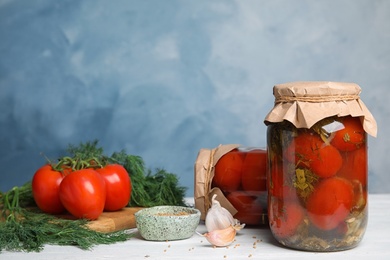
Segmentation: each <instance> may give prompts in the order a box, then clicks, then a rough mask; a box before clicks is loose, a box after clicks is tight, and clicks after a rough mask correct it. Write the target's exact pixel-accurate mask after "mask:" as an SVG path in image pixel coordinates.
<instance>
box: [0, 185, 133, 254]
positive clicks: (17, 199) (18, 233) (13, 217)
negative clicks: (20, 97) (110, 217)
mask: <svg viewBox="0 0 390 260" xmlns="http://www.w3.org/2000/svg"><path fill="white" fill-rule="evenodd" d="M29 190H30V191H31V183H26V184H25V185H23V186H21V187H14V188H13V189H11V190H10V191H8V192H6V193H2V194H1V196H0V209H1V215H0V252H1V251H3V250H8V251H26V252H31V251H35V252H39V251H41V250H42V249H43V247H44V245H45V244H53V245H73V246H77V247H79V248H81V249H90V248H91V247H93V246H94V245H98V244H112V243H116V242H121V241H126V240H127V239H129V238H130V237H131V236H132V234H129V233H125V232H124V231H118V232H114V233H100V232H97V231H94V230H91V229H88V228H87V227H86V226H85V224H86V223H87V221H86V220H83V219H79V220H69V219H64V218H59V217H56V216H54V215H50V214H45V213H42V212H41V211H40V210H38V209H36V208H31V206H34V205H33V204H30V205H28V204H26V202H27V201H29V200H30V196H31V193H29V192H26V191H29ZM20 203H21V204H20ZM21 205H24V206H25V207H22V206H21Z"/></svg>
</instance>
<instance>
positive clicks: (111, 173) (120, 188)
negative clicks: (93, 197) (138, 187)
mask: <svg viewBox="0 0 390 260" xmlns="http://www.w3.org/2000/svg"><path fill="white" fill-rule="evenodd" d="M96 171H97V172H98V173H100V175H101V176H102V177H103V178H104V181H105V183H106V201H105V206H104V210H105V211H116V210H120V209H121V208H123V207H125V206H126V205H127V204H128V203H129V201H130V198H131V190H132V187H131V180H130V176H129V173H128V172H127V171H126V169H125V168H124V167H123V166H122V165H119V164H109V165H106V166H105V167H103V168H98V169H96Z"/></svg>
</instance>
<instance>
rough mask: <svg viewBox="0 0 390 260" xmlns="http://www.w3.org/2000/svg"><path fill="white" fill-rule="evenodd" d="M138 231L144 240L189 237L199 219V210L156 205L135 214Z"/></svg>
mask: <svg viewBox="0 0 390 260" xmlns="http://www.w3.org/2000/svg"><path fill="white" fill-rule="evenodd" d="M134 215H135V221H136V226H137V229H138V231H139V232H140V234H141V236H142V237H143V238H144V239H146V240H153V241H167V240H180V239H186V238H189V237H191V236H192V235H193V234H194V232H195V229H196V227H197V226H198V224H199V220H200V211H199V210H197V209H194V208H187V207H181V206H156V207H151V208H145V209H142V210H140V211H138V212H136V213H135V214H134Z"/></svg>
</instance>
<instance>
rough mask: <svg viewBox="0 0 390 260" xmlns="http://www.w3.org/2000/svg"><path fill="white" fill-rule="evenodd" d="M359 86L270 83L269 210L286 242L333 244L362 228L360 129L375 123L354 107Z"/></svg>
mask: <svg viewBox="0 0 390 260" xmlns="http://www.w3.org/2000/svg"><path fill="white" fill-rule="evenodd" d="M359 93H360V88H359V87H358V86H357V85H356V84H349V83H348V84H343V83H332V82H297V83H289V84H286V85H277V86H275V87H274V95H275V100H276V101H275V107H274V109H273V110H272V111H271V112H270V114H269V115H268V117H267V118H266V124H267V126H268V127H267V149H268V170H267V185H268V218H269V226H270V229H271V231H272V234H273V236H274V237H275V238H276V240H278V242H280V243H281V244H283V245H285V246H287V247H291V248H295V249H300V250H307V251H319V252H321V251H322V252H325V251H340V250H346V249H350V248H353V247H355V246H357V245H358V244H359V242H360V241H361V240H362V238H363V236H364V233H365V231H366V226H367V220H368V201H367V199H368V198H367V193H368V190H367V189H368V185H367V177H368V156H367V133H369V134H371V135H374V136H375V135H376V123H375V120H374V119H373V117H372V115H371V114H370V113H369V112H368V110H364V111H363V110H362V111H360V110H359V109H362V108H363V107H364V105H361V104H362V102H361V101H360V99H359ZM359 103H360V105H357V104H359ZM347 112H348V113H347ZM349 113H351V114H355V115H359V116H352V115H350V114H349ZM313 122H314V123H313Z"/></svg>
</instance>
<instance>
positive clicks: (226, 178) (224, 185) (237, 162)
mask: <svg viewBox="0 0 390 260" xmlns="http://www.w3.org/2000/svg"><path fill="white" fill-rule="evenodd" d="M244 159H245V154H244V153H243V152H239V151H238V149H234V150H232V151H230V152H228V153H226V154H224V155H223V156H222V157H221V158H220V159H219V160H218V162H217V164H216V165H215V171H214V177H213V186H214V187H218V188H220V189H221V190H222V191H225V192H229V191H235V190H238V188H239V187H240V185H241V174H242V165H243V163H244Z"/></svg>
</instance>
